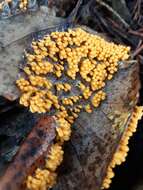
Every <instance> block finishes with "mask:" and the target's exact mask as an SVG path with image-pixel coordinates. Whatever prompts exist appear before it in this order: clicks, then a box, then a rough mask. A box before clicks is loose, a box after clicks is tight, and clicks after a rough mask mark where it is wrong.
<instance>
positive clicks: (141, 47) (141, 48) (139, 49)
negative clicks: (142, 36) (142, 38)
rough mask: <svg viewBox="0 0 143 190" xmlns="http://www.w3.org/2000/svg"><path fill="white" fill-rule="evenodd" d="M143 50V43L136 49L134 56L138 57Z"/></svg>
mask: <svg viewBox="0 0 143 190" xmlns="http://www.w3.org/2000/svg"><path fill="white" fill-rule="evenodd" d="M142 50H143V44H142V45H141V46H140V47H139V48H138V49H136V50H135V51H134V53H133V54H132V58H134V57H136V56H137V55H138V54H139V53H140V52H141V51H142Z"/></svg>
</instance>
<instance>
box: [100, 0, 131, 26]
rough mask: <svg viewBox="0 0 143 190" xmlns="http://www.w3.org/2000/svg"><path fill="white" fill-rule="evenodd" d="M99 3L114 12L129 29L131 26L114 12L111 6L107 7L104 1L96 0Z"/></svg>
mask: <svg viewBox="0 0 143 190" xmlns="http://www.w3.org/2000/svg"><path fill="white" fill-rule="evenodd" d="M96 2H97V3H99V4H100V5H102V6H104V7H105V8H107V9H108V10H109V11H110V12H112V13H113V14H114V15H115V16H116V17H117V18H118V19H119V20H120V22H121V23H122V24H123V25H124V26H125V27H126V28H129V27H130V25H129V24H128V23H127V22H126V21H125V20H124V19H123V18H122V17H121V16H120V15H119V14H118V13H117V12H116V11H115V10H114V9H112V7H110V6H109V5H107V4H106V3H105V2H103V1H102V0H96Z"/></svg>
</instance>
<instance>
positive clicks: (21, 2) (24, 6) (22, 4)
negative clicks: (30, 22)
mask: <svg viewBox="0 0 143 190" xmlns="http://www.w3.org/2000/svg"><path fill="white" fill-rule="evenodd" d="M12 1H13V0H4V1H2V2H1V3H0V11H1V10H2V9H3V6H4V4H5V3H8V4H9V5H11V3H12ZM27 6H28V0H19V7H18V8H19V9H20V10H23V11H24V10H26V9H27Z"/></svg>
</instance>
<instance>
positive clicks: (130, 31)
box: [128, 30, 143, 37]
mask: <svg viewBox="0 0 143 190" xmlns="http://www.w3.org/2000/svg"><path fill="white" fill-rule="evenodd" d="M128 33H130V34H133V35H135V36H140V37H143V33H140V32H137V31H134V30H129V31H128Z"/></svg>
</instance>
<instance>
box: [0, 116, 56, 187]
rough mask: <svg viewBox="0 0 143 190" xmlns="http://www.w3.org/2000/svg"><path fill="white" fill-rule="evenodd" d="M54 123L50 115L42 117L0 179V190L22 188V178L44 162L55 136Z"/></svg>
mask: <svg viewBox="0 0 143 190" xmlns="http://www.w3.org/2000/svg"><path fill="white" fill-rule="evenodd" d="M55 127H56V123H55V121H54V119H53V118H52V117H43V118H41V119H40V120H39V122H38V123H37V125H36V126H35V127H33V129H32V131H31V132H30V134H29V135H28V137H27V138H26V139H25V141H24V143H23V144H22V145H21V147H20V149H19V151H18V152H17V154H16V155H15V158H14V160H13V161H12V163H11V164H9V166H8V168H7V169H6V171H5V173H4V175H3V176H2V177H1V179H0V181H1V182H0V190H20V189H24V187H23V185H24V180H25V178H26V176H27V175H30V174H31V173H32V172H33V171H34V170H35V168H37V167H38V166H39V165H41V164H42V162H44V154H46V156H47V154H48V151H49V149H50V146H51V144H52V142H53V140H54V138H55Z"/></svg>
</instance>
